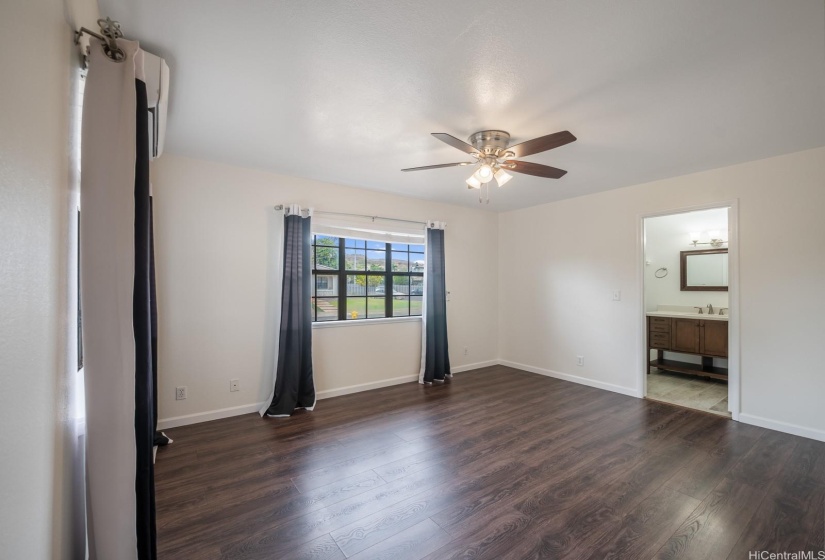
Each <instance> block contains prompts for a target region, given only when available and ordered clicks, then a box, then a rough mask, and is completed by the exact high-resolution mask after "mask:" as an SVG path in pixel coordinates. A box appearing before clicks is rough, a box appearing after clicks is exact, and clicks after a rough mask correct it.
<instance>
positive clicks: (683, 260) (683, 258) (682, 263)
mask: <svg viewBox="0 0 825 560" xmlns="http://www.w3.org/2000/svg"><path fill="white" fill-rule="evenodd" d="M727 252H728V250H727V249H700V250H698V251H681V252H680V253H679V257H680V258H679V269H680V270H679V273H680V276H681V283H682V285H681V290H682V291H683V292H727V291H728V287H727V286H688V285H687V258H688V257H689V256H691V255H718V254H720V253H727Z"/></svg>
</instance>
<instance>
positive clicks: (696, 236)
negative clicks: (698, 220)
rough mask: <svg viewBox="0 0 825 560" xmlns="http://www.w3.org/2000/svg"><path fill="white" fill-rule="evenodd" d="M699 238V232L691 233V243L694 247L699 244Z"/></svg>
mask: <svg viewBox="0 0 825 560" xmlns="http://www.w3.org/2000/svg"><path fill="white" fill-rule="evenodd" d="M699 237H700V235H699V232H698V231H692V232H690V243H692V244H694V245H695V244H696V243H699Z"/></svg>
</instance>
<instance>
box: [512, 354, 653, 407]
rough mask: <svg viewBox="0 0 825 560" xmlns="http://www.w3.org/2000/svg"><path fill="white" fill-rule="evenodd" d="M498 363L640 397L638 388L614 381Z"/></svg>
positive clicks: (516, 364)
mask: <svg viewBox="0 0 825 560" xmlns="http://www.w3.org/2000/svg"><path fill="white" fill-rule="evenodd" d="M498 363H499V364H501V365H503V366H507V367H511V368H515V369H521V370H524V371H529V372H530V373H538V374H539V375H546V376H547V377H553V378H555V379H561V380H563V381H570V382H572V383H578V384H579V385H587V386H588V387H594V388H596V389H604V390H605V391H612V392H614V393H620V394H622V395H627V396H629V397H637V398H638V396H639V392H638V391H637V390H636V389H631V388H629V387H623V386H621V385H614V384H612V383H605V382H604V381H596V380H595V379H588V378H587V377H579V376H578V375H570V374H569V373H561V372H558V371H553V370H550V369H544V368H540V367H536V366H528V365H527V364H519V363H517V362H511V361H508V360H499V361H498Z"/></svg>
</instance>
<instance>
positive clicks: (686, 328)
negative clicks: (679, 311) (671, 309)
mask: <svg viewBox="0 0 825 560" xmlns="http://www.w3.org/2000/svg"><path fill="white" fill-rule="evenodd" d="M670 331H671V332H670V334H671V339H670V340H671V343H670V349H671V350H672V351H674V352H690V353H692V354H698V353H699V321H698V320H697V319H673V322H672V323H671V326H670Z"/></svg>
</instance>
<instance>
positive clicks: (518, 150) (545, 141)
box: [507, 130, 576, 158]
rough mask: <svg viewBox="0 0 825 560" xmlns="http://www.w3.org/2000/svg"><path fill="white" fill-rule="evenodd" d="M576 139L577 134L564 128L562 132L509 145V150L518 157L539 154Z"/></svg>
mask: <svg viewBox="0 0 825 560" xmlns="http://www.w3.org/2000/svg"><path fill="white" fill-rule="evenodd" d="M575 140H576V137H575V136H573V135H572V134H570V132H568V131H567V130H564V131H562V132H556V133H553V134H548V135H547V136H542V137H540V138H533V139H532V140H528V141H527V142H522V143H521V144H516V145H515V146H509V147H508V148H507V151H508V152H513V153H514V154H516V155H515V157H517V158H518V157H525V156H530V155H533V154H538V153H540V152H546V151H547V150H552V149H553V148H558V147H559V146H564V145H565V144H569V143H570V142H573V141H575Z"/></svg>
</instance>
